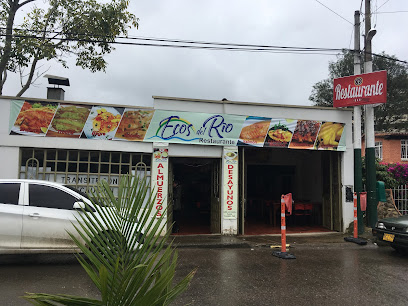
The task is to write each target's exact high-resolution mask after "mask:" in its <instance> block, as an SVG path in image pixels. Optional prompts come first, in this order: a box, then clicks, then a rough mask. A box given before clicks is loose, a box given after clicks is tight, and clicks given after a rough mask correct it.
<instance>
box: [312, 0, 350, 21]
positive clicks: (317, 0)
mask: <svg viewBox="0 0 408 306" xmlns="http://www.w3.org/2000/svg"><path fill="white" fill-rule="evenodd" d="M315 1H316V2H317V3H320V4H321V5H323V6H324V7H325V8H327V9H328V10H329V11H330V12H332V13H334V14H336V15H337V16H339V17H340V18H341V19H343V20H345V21H347V22H348V23H349V24H351V25H354V24H353V23H352V22H351V21H349V20H347V19H346V18H344V17H343V16H341V15H340V14H338V13H336V12H335V11H333V10H332V9H331V8H330V7H328V6H327V5H325V4H323V3H321V2H320V1H319V0H315Z"/></svg>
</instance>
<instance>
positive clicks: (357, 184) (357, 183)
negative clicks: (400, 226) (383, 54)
mask: <svg viewBox="0 0 408 306" xmlns="http://www.w3.org/2000/svg"><path fill="white" fill-rule="evenodd" d="M360 65H361V63H360V11H355V12H354V74H355V75H356V74H361V66H360ZM353 129H354V130H353V132H354V191H355V192H357V193H360V192H361V191H363V171H362V162H361V107H360V106H354V125H353ZM357 221H358V222H357V223H358V233H359V234H362V233H363V232H364V223H363V213H362V212H361V208H360V200H359V199H358V200H357Z"/></svg>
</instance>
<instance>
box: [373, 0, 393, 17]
mask: <svg viewBox="0 0 408 306" xmlns="http://www.w3.org/2000/svg"><path fill="white" fill-rule="evenodd" d="M388 1H390V0H387V1H385V2H384V3H383V4H381V5H380V6H379V7H377V9H376V10H375V12H374V13H376V12H377V11H378V10H379V9H380V8H382V7H383V6H384V5H385V4H386V3H387V2H388ZM372 14H373V13H372Z"/></svg>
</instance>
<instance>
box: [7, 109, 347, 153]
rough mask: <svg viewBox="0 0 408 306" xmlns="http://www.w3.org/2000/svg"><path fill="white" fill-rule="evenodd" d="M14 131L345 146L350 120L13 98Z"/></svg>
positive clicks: (218, 142)
mask: <svg viewBox="0 0 408 306" xmlns="http://www.w3.org/2000/svg"><path fill="white" fill-rule="evenodd" d="M12 104H13V105H12V107H11V114H10V118H11V122H10V135H25V136H36V137H68V138H86V139H104V140H119V141H145V142H169V143H187V144H201V145H222V146H254V147H277V148H290V149H312V150H337V151H345V149H346V146H345V133H344V128H345V124H344V123H340V122H325V121H315V120H302V119H293V118H268V117H255V116H241V115H230V114H208V113H193V112H179V111H166V110H153V109H148V108H145V109H143V108H125V107H113V106H100V105H98V106H90V105H80V104H68V103H48V102H30V101H12Z"/></svg>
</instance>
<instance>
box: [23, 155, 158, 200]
mask: <svg viewBox="0 0 408 306" xmlns="http://www.w3.org/2000/svg"><path fill="white" fill-rule="evenodd" d="M150 169H151V154H144V153H130V152H106V151H82V150H63V149H38V148H21V149H20V178H22V179H27V178H29V179H37V180H45V181H52V182H58V183H62V184H66V185H69V186H72V187H75V188H76V189H78V190H80V191H82V192H85V193H88V192H91V191H92V190H93V188H94V187H95V186H96V184H97V183H98V181H100V180H105V181H107V182H108V183H109V185H110V187H111V189H112V191H113V193H114V194H115V195H117V191H118V186H119V181H120V176H121V175H123V174H130V173H134V172H135V171H137V173H138V174H139V175H142V176H143V177H149V178H150V175H151V174H150Z"/></svg>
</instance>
